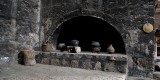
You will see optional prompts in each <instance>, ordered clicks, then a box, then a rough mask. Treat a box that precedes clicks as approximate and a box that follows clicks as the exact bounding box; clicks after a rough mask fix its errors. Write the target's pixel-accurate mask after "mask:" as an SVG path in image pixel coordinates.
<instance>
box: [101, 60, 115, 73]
mask: <svg viewBox="0 0 160 80" xmlns="http://www.w3.org/2000/svg"><path fill="white" fill-rule="evenodd" d="M104 71H109V72H116V71H117V68H116V66H115V64H114V62H113V61H112V62H109V63H106V64H105V65H104Z"/></svg>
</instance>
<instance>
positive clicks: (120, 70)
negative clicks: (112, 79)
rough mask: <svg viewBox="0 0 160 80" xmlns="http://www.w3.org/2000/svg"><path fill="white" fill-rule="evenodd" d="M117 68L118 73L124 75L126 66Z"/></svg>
mask: <svg viewBox="0 0 160 80" xmlns="http://www.w3.org/2000/svg"><path fill="white" fill-rule="evenodd" d="M117 67H118V71H119V72H120V73H126V72H127V65H123V66H117Z"/></svg>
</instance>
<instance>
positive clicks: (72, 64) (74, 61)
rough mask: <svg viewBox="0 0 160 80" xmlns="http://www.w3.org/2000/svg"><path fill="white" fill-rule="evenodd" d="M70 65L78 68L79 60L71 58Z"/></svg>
mask: <svg viewBox="0 0 160 80" xmlns="http://www.w3.org/2000/svg"><path fill="white" fill-rule="evenodd" d="M71 67H74V68H78V67H79V62H78V61H77V60H72V61H71Z"/></svg>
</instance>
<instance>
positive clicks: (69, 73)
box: [0, 64, 126, 80]
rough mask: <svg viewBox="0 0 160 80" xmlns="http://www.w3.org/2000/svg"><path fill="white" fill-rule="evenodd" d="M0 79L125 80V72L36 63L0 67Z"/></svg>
mask: <svg viewBox="0 0 160 80" xmlns="http://www.w3.org/2000/svg"><path fill="white" fill-rule="evenodd" d="M0 71H1V72H0V80H126V74H122V73H114V72H103V71H96V70H85V69H78V68H71V67H59V66H53V65H43V64H36V65H34V66H22V65H13V66H9V67H3V68H2V67H1V68H0Z"/></svg>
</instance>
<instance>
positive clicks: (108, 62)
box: [36, 52, 127, 73]
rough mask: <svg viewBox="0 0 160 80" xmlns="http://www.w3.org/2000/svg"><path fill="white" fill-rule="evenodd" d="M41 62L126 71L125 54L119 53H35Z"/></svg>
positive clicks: (91, 68) (37, 60) (107, 70)
mask: <svg viewBox="0 0 160 80" xmlns="http://www.w3.org/2000/svg"><path fill="white" fill-rule="evenodd" d="M36 62H37V63H41V64H48V65H56V66H64V67H73V68H82V69H88V70H100V71H106V72H119V73H127V56H126V55H121V54H100V53H98V54H97V53H90V52H82V53H67V52H42V53H39V54H37V55H36Z"/></svg>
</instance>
